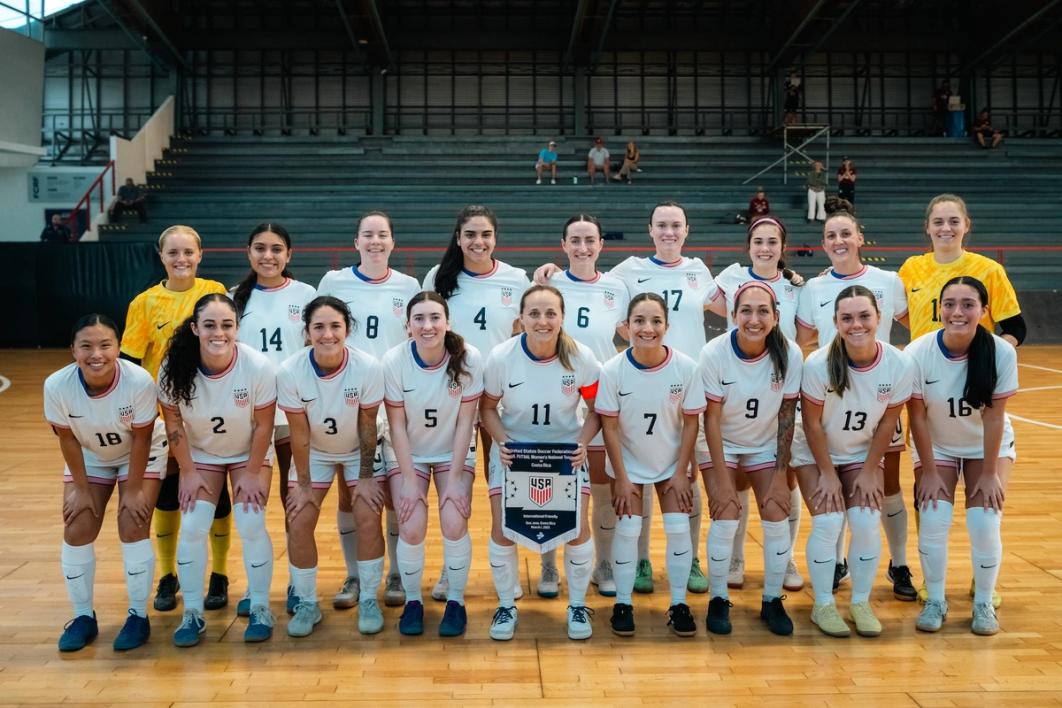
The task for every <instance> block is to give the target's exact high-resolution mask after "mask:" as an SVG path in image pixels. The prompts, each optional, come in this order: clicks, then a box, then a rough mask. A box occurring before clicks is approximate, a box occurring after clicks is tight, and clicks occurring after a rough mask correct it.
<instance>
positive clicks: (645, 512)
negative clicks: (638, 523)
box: [638, 484, 653, 561]
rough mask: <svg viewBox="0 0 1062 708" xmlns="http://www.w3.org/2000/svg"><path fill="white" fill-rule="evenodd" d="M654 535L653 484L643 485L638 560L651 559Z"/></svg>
mask: <svg viewBox="0 0 1062 708" xmlns="http://www.w3.org/2000/svg"><path fill="white" fill-rule="evenodd" d="M652 535H653V485H651V484H643V485H642V530H641V531H640V532H639V533H638V560H640V561H642V560H649V539H650V538H651V537H652Z"/></svg>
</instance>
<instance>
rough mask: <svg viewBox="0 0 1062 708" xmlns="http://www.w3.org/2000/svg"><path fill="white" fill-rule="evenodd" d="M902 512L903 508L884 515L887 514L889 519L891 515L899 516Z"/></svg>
mask: <svg viewBox="0 0 1062 708" xmlns="http://www.w3.org/2000/svg"><path fill="white" fill-rule="evenodd" d="M903 512H904V510H903V509H900V510H899V511H894V512H893V513H891V514H885V516H887V517H888V518H890V519H891V518H892V517H894V516H899V515H900V514H902V513H903Z"/></svg>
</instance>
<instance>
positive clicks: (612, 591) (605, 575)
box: [590, 560, 616, 597]
mask: <svg viewBox="0 0 1062 708" xmlns="http://www.w3.org/2000/svg"><path fill="white" fill-rule="evenodd" d="M590 582H592V583H593V584H594V585H596V586H597V591H598V592H599V593H600V594H601V595H602V596H604V597H615V596H616V581H615V579H614V578H613V577H612V564H611V563H609V562H608V561H607V560H602V561H600V562H599V563H598V564H597V567H596V568H594V572H593V573H592V574H591V575H590Z"/></svg>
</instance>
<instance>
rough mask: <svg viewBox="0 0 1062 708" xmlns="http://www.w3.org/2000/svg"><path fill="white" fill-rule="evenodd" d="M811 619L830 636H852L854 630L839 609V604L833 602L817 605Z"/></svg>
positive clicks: (812, 611)
mask: <svg viewBox="0 0 1062 708" xmlns="http://www.w3.org/2000/svg"><path fill="white" fill-rule="evenodd" d="M811 621H812V623H814V624H815V625H816V626H818V628H819V629H820V630H822V633H823V634H825V635H827V636H830V637H850V636H852V630H851V629H849V628H848V625H847V624H846V623H845V621H844V620H843V619H841V613H840V612H838V611H837V605H835V604H833V603H832V602H831V603H829V604H828V605H815V607H814V609H812V610H811Z"/></svg>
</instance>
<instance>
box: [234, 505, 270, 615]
mask: <svg viewBox="0 0 1062 708" xmlns="http://www.w3.org/2000/svg"><path fill="white" fill-rule="evenodd" d="M232 518H233V520H234V521H235V522H236V530H237V531H239V532H240V542H241V543H242V544H243V567H244V569H245V570H246V571H247V595H248V597H250V598H251V608H252V609H253V608H255V607H269V586H270V585H272V583H273V542H272V541H271V540H270V538H269V532H268V531H266V526H265V508H264V507H263V508H262V509H259V510H258V511H255V510H254V509H252V508H250V507H248V508H247V510H246V511H245V510H244V507H243V504H233V505H232Z"/></svg>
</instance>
